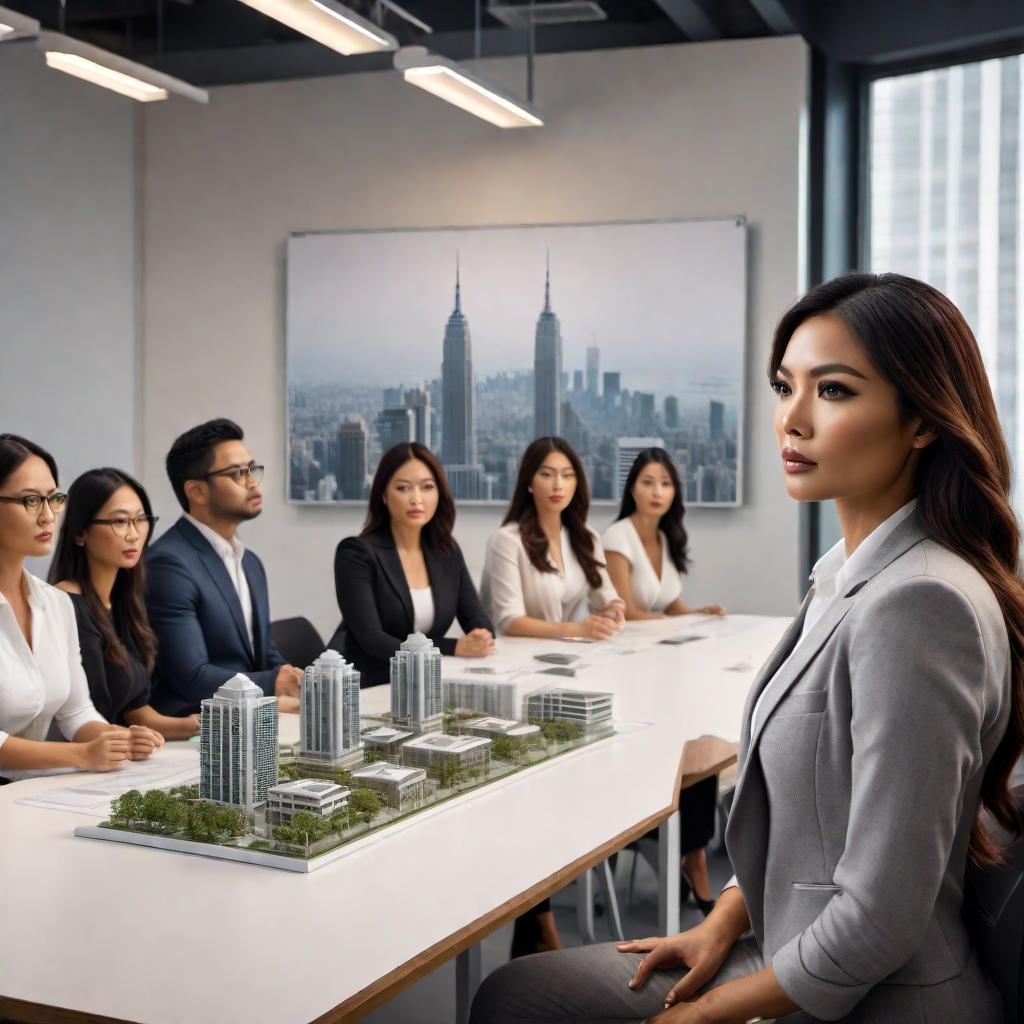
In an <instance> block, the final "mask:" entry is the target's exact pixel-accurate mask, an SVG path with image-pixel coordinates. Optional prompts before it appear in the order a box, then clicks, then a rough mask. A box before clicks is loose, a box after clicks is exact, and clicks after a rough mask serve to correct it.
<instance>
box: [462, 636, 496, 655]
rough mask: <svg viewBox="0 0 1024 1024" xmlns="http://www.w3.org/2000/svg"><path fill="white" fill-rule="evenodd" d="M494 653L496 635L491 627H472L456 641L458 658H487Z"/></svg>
mask: <svg viewBox="0 0 1024 1024" xmlns="http://www.w3.org/2000/svg"><path fill="white" fill-rule="evenodd" d="M493 653H494V637H493V635H492V634H491V631H490V630H489V629H471V630H470V631H469V632H468V633H467V634H466V635H465V636H460V637H459V639H458V640H456V641H455V656H456V657H457V658H486V657H489V656H490V655H492V654H493Z"/></svg>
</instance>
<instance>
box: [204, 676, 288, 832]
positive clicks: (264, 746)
mask: <svg viewBox="0 0 1024 1024" xmlns="http://www.w3.org/2000/svg"><path fill="white" fill-rule="evenodd" d="M201 707H202V718H201V719H200V726H199V796H200V797H201V798H202V799H203V800H213V801H214V802H216V803H220V804H231V805H232V806H235V807H241V808H243V809H244V810H245V811H246V812H247V813H249V814H253V813H254V812H255V810H256V808H257V807H258V806H259V805H260V804H264V803H266V800H267V790H268V789H270V787H271V786H273V785H274V784H275V783H276V782H277V698H276V697H267V696H265V695H264V693H263V691H262V690H261V689H260V688H259V687H258V686H257V685H256V684H255V683H254V682H253V681H252V680H251V679H249V678H248V676H244V675H236V676H232V678H231V679H229V680H228V681H227V682H226V683H225V684H224V685H223V686H222V687H220V689H219V690H217V692H216V693H215V694H214V695H213V696H212V697H208V698H207V699H206V700H204V701H203V702H202V705H201Z"/></svg>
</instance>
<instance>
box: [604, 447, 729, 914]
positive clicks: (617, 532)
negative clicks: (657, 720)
mask: <svg viewBox="0 0 1024 1024" xmlns="http://www.w3.org/2000/svg"><path fill="white" fill-rule="evenodd" d="M684 514H685V509H684V508H683V489H682V486H681V484H680V481H679V473H678V471H677V470H676V467H675V463H674V462H673V461H672V457H671V456H670V455H669V453H668V452H667V451H665V449H664V448H645V449H644V450H643V451H642V452H640V453H639V454H638V455H637V457H636V458H635V459H634V460H633V465H632V466H631V467H630V470H629V476H628V477H626V485H625V487H623V489H622V504H621V506H620V507H619V516H618V519H617V520H616V521H615V522H614V523H612V525H611V526H609V527H608V529H607V530H605V532H604V535H603V536H602V538H601V539H602V540H603V541H604V550H605V555H606V556H607V558H608V575H609V576H611V579H612V583H614V584H615V589H616V590H617V591H618V592H619V596H620V597H621V598H622V600H623V601H624V602H625V605H626V618H627V619H663V618H665V616H667V615H689V614H691V613H692V612H699V613H702V614H706V615H724V614H725V611H724V610H723V608H722V606H721V605H717V604H711V605H707V606H706V607H704V608H689V607H687V604H686V602H685V601H684V600H683V579H682V574H683V573H684V572H686V567H687V564H688V562H689V558H688V557H687V538H686V529H685V528H684V526H683V515H684ZM717 801H718V776H717V775H712V776H711V778H709V779H704V780H703V781H702V782H698V783H697V784H696V785H694V786H688V787H687V788H686V789H684V790H683V791H682V792H681V793H680V794H679V812H680V822H681V825H682V828H681V836H680V838H681V844H680V845H681V850H682V854H683V861H682V873H683V877H682V880H681V882H682V890H683V899H684V901H685V900H686V899H687V897H688V896H689V894H690V893H691V892H692V893H693V898H694V902H695V903H696V904H697V906H698V907H699V908H700V910H701V912H702V913H703V914H704V916H705V917H707V915H708V914H709V913H711V911H712V909H713V908H714V905H715V901H714V900H713V899H712V898H711V879H710V877H709V876H708V862H707V855H706V853H705V849H706V847H707V845H708V843H709V842H710V841H711V837H712V836H713V835H714V834H715V811H716V806H717Z"/></svg>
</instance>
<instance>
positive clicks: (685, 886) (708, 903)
mask: <svg viewBox="0 0 1024 1024" xmlns="http://www.w3.org/2000/svg"><path fill="white" fill-rule="evenodd" d="M691 895H692V896H693V902H694V903H696V904H697V909H698V910H700V912H701V913H702V914H703V915H704V916H705V917H707V916H708V914H710V913H711V911H712V910H714V909H715V901H714V900H702V899H701V898H700V897H699V896H698V895H697V893H696V892H695V891H694V888H693V883H692V882H691V881H690V880H689V878H687V877H686V872H685V871H680V872H679V902H680V903H685V902H686V901H687V900H688V899H689V898H690V896H691Z"/></svg>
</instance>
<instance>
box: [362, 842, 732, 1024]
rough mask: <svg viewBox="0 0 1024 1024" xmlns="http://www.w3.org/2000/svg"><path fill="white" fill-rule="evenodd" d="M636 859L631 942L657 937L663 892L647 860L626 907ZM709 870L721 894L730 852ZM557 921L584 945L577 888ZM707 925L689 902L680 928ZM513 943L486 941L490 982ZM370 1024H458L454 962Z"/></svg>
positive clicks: (627, 924) (711, 859) (602, 929)
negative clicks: (658, 899)
mask: <svg viewBox="0 0 1024 1024" xmlns="http://www.w3.org/2000/svg"><path fill="white" fill-rule="evenodd" d="M631 859H632V856H631V854H629V853H626V854H624V855H622V856H620V858H619V864H618V868H617V873H616V891H617V894H618V899H619V910H620V912H621V914H622V919H623V920H622V927H623V930H624V932H625V934H626V938H639V937H642V936H646V935H655V934H657V927H658V903H657V897H658V890H657V880H656V878H655V876H654V873H653V871H652V870H651V868H650V867H649V866H648V865H647V863H646V862H645V861H643V860H641V861H640V864H639V866H638V868H637V872H636V883H635V889H634V892H633V900H632V906H631V907H629V908H627V905H626V904H627V886H628V880H629V873H630V861H631ZM708 868H709V871H710V874H711V891H712V893H717V892H718V891H719V890H720V889H721V888H722V886H723V885H725V883H726V882H727V881H728V880H729V878H730V877H731V875H732V868H731V867H730V865H729V860H728V858H727V857H726V855H725V850H724V849H722V850H721V851H717V852H712V851H709V854H708ZM552 908H553V909H554V912H555V920H556V921H557V922H558V931H559V934H560V935H561V937H562V942H563V943H564V944H565V945H566V946H575V945H578V944H579V933H578V931H577V928H576V896H575V888H574V887H573V886H570V887H569V888H568V889H566V890H564V891H563V892H561V893H559V894H558V895H556V896H555V897H554V899H553V900H552ZM701 920H702V917H701V913H700V911H699V910H697V908H696V907H695V906H694V905H693V903H692V901H691V902H689V903H687V904H686V905H685V906H684V907H683V910H682V916H681V926H682V928H683V929H686V928H689V927H692V926H693V925H695V924H697V923H698V922H699V921H701ZM597 936H598V941H599V942H600V941H610V940H611V938H612V935H611V934H610V932H609V930H608V925H607V918H606V917H603V916H602V917H599V918H598V919H597ZM511 942H512V926H511V925H507V926H506V927H504V928H500V929H498V931H496V932H494V933H492V934H491V935H489V936H488V937H487V938H486V939H484V941H483V951H482V960H483V974H484V976H485V977H486V975H487V974H489V973H490V972H491V971H493V970H495V969H496V968H498V967H500V966H501V965H502V964H503V963H505V962H506V961H507V960H508V951H509V946H510V944H511ZM364 1020H365V1021H366V1022H367V1024H453V1021H454V1020H455V961H454V960H452V961H449V962H448V963H446V964H444V966H442V967H439V968H438V969H437V970H436V971H434V972H433V973H432V974H429V975H427V977H425V978H423V979H422V980H420V981H419V982H417V983H416V984H415V985H413V986H412V988H409V989H406V990H405V991H404V992H402V993H400V994H399V995H397V996H396V997H395V998H394V999H392V1000H391V1002H389V1003H388V1004H387V1005H386V1006H382V1007H381V1008H380V1009H379V1010H377V1011H376V1012H374V1013H372V1014H370V1016H368V1017H365V1018H364Z"/></svg>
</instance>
